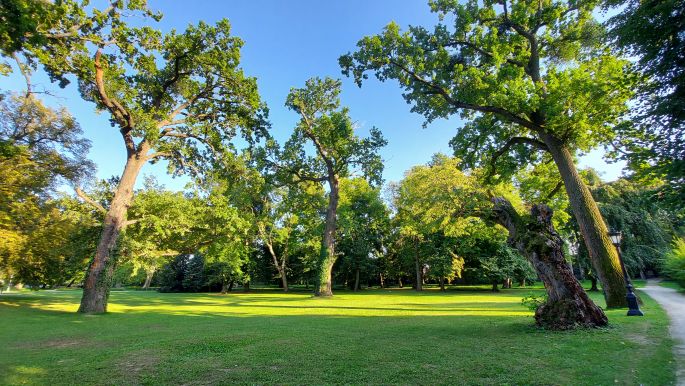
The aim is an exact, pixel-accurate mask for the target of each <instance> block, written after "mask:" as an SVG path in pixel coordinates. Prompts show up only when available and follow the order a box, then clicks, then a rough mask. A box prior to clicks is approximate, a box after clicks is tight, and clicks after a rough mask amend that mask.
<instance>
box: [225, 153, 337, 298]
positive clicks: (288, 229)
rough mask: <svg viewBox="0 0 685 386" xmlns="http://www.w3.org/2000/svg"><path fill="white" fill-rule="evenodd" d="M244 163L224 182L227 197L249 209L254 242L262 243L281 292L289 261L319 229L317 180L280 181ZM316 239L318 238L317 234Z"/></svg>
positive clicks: (320, 192)
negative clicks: (238, 172)
mask: <svg viewBox="0 0 685 386" xmlns="http://www.w3.org/2000/svg"><path fill="white" fill-rule="evenodd" d="M257 169H258V168H251V167H246V168H245V170H243V172H242V173H240V175H239V176H238V178H229V180H227V181H226V185H225V195H226V197H227V200H228V201H229V202H230V203H231V204H233V205H235V206H236V207H237V208H239V209H240V210H241V211H242V212H243V213H249V221H250V222H251V223H252V230H251V232H253V233H254V237H255V241H256V242H257V244H259V245H261V246H263V247H264V248H263V249H264V250H265V251H264V252H265V254H266V255H267V256H266V258H267V259H268V260H269V261H271V262H272V266H273V268H275V269H276V272H277V276H278V278H279V279H280V280H281V285H282V287H283V290H284V291H285V292H288V288H289V286H288V271H289V270H290V266H289V261H291V258H293V257H295V255H297V252H298V249H300V247H301V246H302V245H305V244H307V241H306V240H307V239H308V238H310V237H311V234H312V232H314V233H315V232H317V231H318V230H319V226H318V223H319V222H320V218H321V216H320V208H321V207H322V206H323V205H325V199H324V193H323V189H322V187H321V184H319V183H315V182H303V183H300V184H297V185H294V184H283V183H280V182H278V181H275V180H274V176H273V175H261V174H260V173H259V171H258V170H257ZM317 240H318V238H317Z"/></svg>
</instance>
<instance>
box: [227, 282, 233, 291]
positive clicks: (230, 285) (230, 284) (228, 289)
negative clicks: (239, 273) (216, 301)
mask: <svg viewBox="0 0 685 386" xmlns="http://www.w3.org/2000/svg"><path fill="white" fill-rule="evenodd" d="M234 285H235V280H231V281H230V282H229V283H228V288H226V292H231V291H232V290H233V286H234Z"/></svg>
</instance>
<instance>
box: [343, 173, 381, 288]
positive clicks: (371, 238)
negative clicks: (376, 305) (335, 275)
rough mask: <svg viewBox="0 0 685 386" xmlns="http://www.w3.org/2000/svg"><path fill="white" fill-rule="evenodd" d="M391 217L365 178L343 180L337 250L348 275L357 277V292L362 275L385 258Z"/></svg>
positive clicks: (378, 192)
mask: <svg viewBox="0 0 685 386" xmlns="http://www.w3.org/2000/svg"><path fill="white" fill-rule="evenodd" d="M389 215H390V214H389V212H388V209H387V207H386V206H385V204H384V203H383V200H382V199H381V195H380V189H379V188H373V187H371V185H369V183H368V182H367V181H366V180H364V179H363V178H352V179H343V180H341V183H340V210H339V211H338V224H339V226H338V228H339V232H338V238H337V245H336V248H337V250H338V253H339V254H340V255H341V258H340V260H341V263H342V265H343V266H344V267H345V268H346V271H347V272H346V273H347V274H349V273H352V274H353V275H354V285H353V286H352V289H353V290H355V291H358V290H359V289H360V275H361V274H362V273H367V274H368V271H370V268H371V267H372V266H373V265H374V264H373V262H374V261H376V260H377V259H378V257H379V256H380V255H381V254H383V249H384V245H386V243H387V234H388V231H389V226H390V217H389Z"/></svg>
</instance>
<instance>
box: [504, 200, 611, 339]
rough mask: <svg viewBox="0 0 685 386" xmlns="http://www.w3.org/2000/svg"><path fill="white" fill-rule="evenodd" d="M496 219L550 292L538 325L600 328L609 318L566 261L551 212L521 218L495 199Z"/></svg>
mask: <svg viewBox="0 0 685 386" xmlns="http://www.w3.org/2000/svg"><path fill="white" fill-rule="evenodd" d="M493 203H494V208H493V212H494V216H493V217H494V220H495V221H496V222H497V223H499V224H501V225H502V226H504V227H505V228H507V230H508V231H509V239H508V242H509V244H510V245H511V246H512V247H514V248H516V249H517V250H518V251H519V252H520V253H521V254H523V255H524V256H525V257H526V258H527V259H528V260H529V261H530V262H531V263H532V264H533V267H534V268H535V271H536V272H537V273H538V275H539V276H540V279H542V282H543V283H544V285H545V289H546V290H547V296H548V299H547V301H546V302H545V303H544V304H542V305H541V306H540V307H538V309H537V310H536V311H535V321H536V323H537V324H538V325H539V326H541V327H545V328H550V329H555V330H566V329H572V328H575V327H601V326H606V325H607V324H608V319H607V317H606V315H605V314H604V312H603V311H602V309H601V308H599V307H597V305H596V304H595V303H593V302H592V300H591V299H590V298H589V297H588V296H587V294H586V293H585V291H584V290H583V288H582V287H581V285H580V283H579V282H578V280H577V279H576V278H575V276H574V275H573V271H571V269H569V266H568V263H567V262H566V259H565V258H564V252H563V249H562V247H563V243H564V242H563V240H562V239H561V237H559V235H558V234H557V233H556V231H555V230H554V227H553V225H552V210H551V209H550V208H549V207H547V206H545V205H534V206H533V207H532V208H531V214H530V216H519V215H518V213H516V210H515V209H514V207H513V206H512V205H511V203H509V201H507V200H506V199H504V198H494V199H493Z"/></svg>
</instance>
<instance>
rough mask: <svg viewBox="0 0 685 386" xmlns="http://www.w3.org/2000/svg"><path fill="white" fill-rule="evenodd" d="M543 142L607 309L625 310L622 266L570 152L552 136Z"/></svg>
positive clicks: (595, 204) (547, 136) (544, 137)
mask: <svg viewBox="0 0 685 386" xmlns="http://www.w3.org/2000/svg"><path fill="white" fill-rule="evenodd" d="M543 139H544V141H545V144H546V145H547V148H548V149H549V152H550V154H551V155H552V158H553V159H554V163H555V164H556V165H557V168H558V169H559V174H560V175H561V178H562V180H563V181H564V187H565V188H566V193H567V194H568V199H569V203H570V205H571V210H572V211H573V215H574V216H575V218H576V221H577V222H578V227H579V228H580V232H581V234H582V235H583V240H584V241H585V245H586V247H587V250H588V254H589V255H590V261H591V262H592V266H593V267H594V269H595V272H596V273H597V277H598V279H599V281H600V282H601V283H602V289H603V291H604V298H605V299H606V303H607V307H610V308H611V307H625V306H627V305H628V304H627V301H626V287H625V282H624V280H623V273H622V271H621V263H620V260H619V258H618V253H617V252H616V248H614V246H613V244H612V243H611V239H610V238H609V233H608V231H609V230H608V229H607V226H606V224H605V223H604V220H603V219H602V215H601V213H600V212H599V208H598V207H597V203H595V200H594V199H593V198H592V194H590V190H589V189H588V188H587V186H586V185H585V183H584V182H583V180H582V179H581V178H580V175H579V174H578V171H577V170H576V166H575V164H574V163H573V156H572V155H571V152H570V151H569V150H568V149H567V148H566V147H565V146H564V145H563V144H561V142H560V141H559V140H558V139H557V138H555V137H554V136H552V135H545V136H543Z"/></svg>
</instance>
